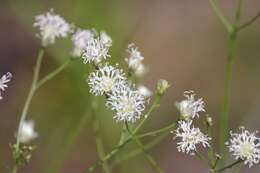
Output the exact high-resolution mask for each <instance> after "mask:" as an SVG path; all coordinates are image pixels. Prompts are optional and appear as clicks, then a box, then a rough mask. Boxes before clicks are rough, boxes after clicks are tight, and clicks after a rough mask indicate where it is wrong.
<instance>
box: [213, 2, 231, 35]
mask: <svg viewBox="0 0 260 173" xmlns="http://www.w3.org/2000/svg"><path fill="white" fill-rule="evenodd" d="M209 2H210V5H211V6H212V8H213V10H214V12H215V13H216V15H217V16H218V18H219V19H220V21H221V22H222V24H223V25H224V26H225V27H226V29H227V30H228V32H231V31H232V30H233V26H232V25H231V23H230V22H229V21H228V19H227V18H226V17H225V16H224V14H223V13H222V11H221V10H220V8H219V7H218V5H217V3H216V1H215V0H209Z"/></svg>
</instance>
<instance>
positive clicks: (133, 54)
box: [125, 43, 147, 77]
mask: <svg viewBox="0 0 260 173" xmlns="http://www.w3.org/2000/svg"><path fill="white" fill-rule="evenodd" d="M127 52H128V53H129V57H128V58H126V59H125V61H126V62H127V64H128V68H129V69H130V70H132V71H133V72H134V73H135V74H136V75H137V76H138V77H142V76H143V75H144V74H145V73H146V72H147V68H146V67H145V66H144V64H143V62H142V61H143V60H144V57H143V56H142V54H141V52H140V51H139V50H138V47H137V46H136V45H135V44H133V43H131V44H129V45H128V49H127Z"/></svg>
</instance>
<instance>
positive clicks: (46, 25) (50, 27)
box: [33, 9, 72, 46]
mask: <svg viewBox="0 0 260 173" xmlns="http://www.w3.org/2000/svg"><path fill="white" fill-rule="evenodd" d="M33 26H34V27H38V28H39V30H40V33H39V37H40V38H41V40H42V46H47V45H50V44H53V43H55V39H56V38H58V37H62V38H64V37H67V36H68V34H69V33H71V32H72V27H71V25H70V24H68V23H67V22H66V21H65V20H64V19H63V18H62V17H60V16H59V15H57V14H55V13H54V11H53V9H51V10H50V11H49V12H47V13H46V14H41V15H37V16H36V17H35V22H34V24H33Z"/></svg>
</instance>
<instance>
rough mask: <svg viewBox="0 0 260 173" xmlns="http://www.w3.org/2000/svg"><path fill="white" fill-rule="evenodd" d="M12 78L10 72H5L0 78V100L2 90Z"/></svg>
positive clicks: (0, 98)
mask: <svg viewBox="0 0 260 173" xmlns="http://www.w3.org/2000/svg"><path fill="white" fill-rule="evenodd" d="M11 79H12V74H11V73H10V72H7V73H6V74H4V75H3V76H2V77H1V78H0V100H2V99H3V96H2V93H1V92H2V91H5V89H6V88H7V87H8V85H7V83H8V82H10V81H11Z"/></svg>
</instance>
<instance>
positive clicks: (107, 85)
mask: <svg viewBox="0 0 260 173" xmlns="http://www.w3.org/2000/svg"><path fill="white" fill-rule="evenodd" d="M87 82H88V84H89V87H90V92H91V93H92V94H94V95H96V96H98V95H103V94H104V93H108V92H111V91H112V90H113V89H114V88H115V87H116V86H118V85H124V84H125V77H124V73H123V71H122V70H120V69H117V68H115V67H113V66H111V65H107V64H105V65H104V66H101V67H100V68H99V69H98V70H96V71H95V72H92V73H91V74H90V75H89V77H88V81H87Z"/></svg>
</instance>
